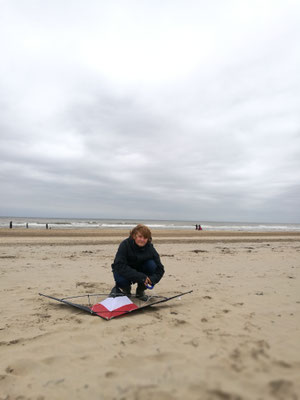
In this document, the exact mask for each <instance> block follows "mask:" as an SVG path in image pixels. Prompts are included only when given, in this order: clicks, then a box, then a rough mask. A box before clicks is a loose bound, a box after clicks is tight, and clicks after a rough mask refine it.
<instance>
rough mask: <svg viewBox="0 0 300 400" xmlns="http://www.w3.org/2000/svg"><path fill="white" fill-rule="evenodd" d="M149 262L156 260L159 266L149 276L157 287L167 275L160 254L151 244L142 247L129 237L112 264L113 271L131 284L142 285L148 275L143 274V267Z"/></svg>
mask: <svg viewBox="0 0 300 400" xmlns="http://www.w3.org/2000/svg"><path fill="white" fill-rule="evenodd" d="M148 260H154V261H155V263H156V265H157V268H156V271H155V273H154V274H153V275H151V276H149V278H150V280H151V282H152V283H153V284H154V285H155V284H156V283H157V282H159V281H160V280H161V278H162V276H163V274H164V273H165V270H164V266H163V265H162V263H161V262H160V258H159V254H158V253H157V251H156V250H155V248H154V246H153V244H152V243H151V242H147V243H146V245H145V246H143V247H140V246H138V245H137V244H136V243H135V241H134V240H133V239H132V238H131V237H129V238H127V239H125V240H123V242H122V243H121V244H120V246H119V249H118V251H117V254H116V257H115V260H114V263H113V264H112V270H113V272H118V273H119V274H120V275H122V276H123V277H124V278H125V279H128V280H129V281H131V282H138V283H142V282H144V281H145V279H146V278H147V275H146V274H144V272H141V267H142V265H143V264H144V262H145V261H148Z"/></svg>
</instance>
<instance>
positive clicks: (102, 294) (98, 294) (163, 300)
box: [39, 290, 193, 321]
mask: <svg viewBox="0 0 300 400" xmlns="http://www.w3.org/2000/svg"><path fill="white" fill-rule="evenodd" d="M192 292H193V291H192V290H190V291H188V292H183V293H179V294H176V295H174V296H171V297H163V298H162V296H150V297H151V298H155V297H156V298H160V299H161V300H158V301H155V302H154V303H149V304H145V305H143V306H141V307H138V308H135V309H133V310H128V311H126V312H125V313H124V315H125V314H129V313H132V312H133V311H138V310H144V309H145V308H148V307H152V306H154V305H156V304H161V303H165V302H167V301H169V300H173V299H176V298H178V297H181V296H184V295H186V294H189V293H192ZM39 295H40V296H43V297H47V298H48V299H51V300H55V301H59V302H60V303H64V304H66V305H68V306H71V307H75V308H79V309H80V310H82V311H85V312H88V313H89V314H92V315H96V316H97V317H100V318H103V319H105V320H106V321H107V320H110V319H113V318H116V317H117V316H118V315H116V316H113V317H110V318H106V317H103V316H101V315H98V314H97V313H96V312H95V311H93V310H92V309H91V308H90V307H88V306H84V305H82V304H77V303H73V302H71V301H68V300H66V299H74V298H79V297H88V299H89V302H90V296H107V293H97V294H86V295H82V296H73V297H63V298H62V299H59V298H57V297H54V296H49V295H47V294H43V293H39ZM121 296H123V294H122V295H121ZM111 312H113V311H111ZM116 312H117V311H116Z"/></svg>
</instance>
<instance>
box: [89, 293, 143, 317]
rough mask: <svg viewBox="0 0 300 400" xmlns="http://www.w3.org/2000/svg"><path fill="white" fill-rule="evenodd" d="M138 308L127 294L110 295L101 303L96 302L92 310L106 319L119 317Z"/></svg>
mask: <svg viewBox="0 0 300 400" xmlns="http://www.w3.org/2000/svg"><path fill="white" fill-rule="evenodd" d="M137 308H138V306H137V305H135V304H134V303H133V302H132V301H131V300H130V299H129V298H128V297H127V296H118V297H108V298H107V299H105V300H103V301H101V303H97V304H94V305H93V307H92V308H91V310H92V311H93V312H94V313H96V314H97V315H99V317H102V318H105V319H111V318H114V317H118V316H119V315H122V314H126V313H128V312H130V311H133V310H136V309H137Z"/></svg>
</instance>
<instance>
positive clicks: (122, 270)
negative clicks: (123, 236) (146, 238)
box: [112, 241, 147, 283]
mask: <svg viewBox="0 0 300 400" xmlns="http://www.w3.org/2000/svg"><path fill="white" fill-rule="evenodd" d="M112 269H113V271H114V272H117V273H118V274H120V275H122V276H123V277H124V278H125V279H127V280H128V281H130V282H138V283H142V282H144V281H145V279H146V278H147V275H146V274H144V273H143V272H139V271H137V270H135V269H134V268H131V267H130V266H129V265H128V257H127V245H126V242H125V241H123V242H122V243H121V244H120V246H119V248H118V251H117V254H116V257H115V260H114V263H113V264H112Z"/></svg>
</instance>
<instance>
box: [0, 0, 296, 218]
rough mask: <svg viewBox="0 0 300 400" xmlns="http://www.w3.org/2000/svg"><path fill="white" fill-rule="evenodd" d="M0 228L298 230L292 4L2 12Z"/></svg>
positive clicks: (116, 0) (71, 4)
mask: <svg viewBox="0 0 300 400" xmlns="http://www.w3.org/2000/svg"><path fill="white" fill-rule="evenodd" d="M0 57H1V59H0V110H1V113H0V162H1V166H0V184H1V196H0V215H2V216H46V217H89V218H96V217H98V218H105V217H106V218H141V219H145V218H152V219H183V220H186V219H188V220H195V222H201V221H208V220H214V221H228V220H229V221H249V222H256V221H257V222H298V223H300V72H299V71H300V2H299V1H298V0H295V1H290V0H282V1H276V0H270V1H267V0H257V1H256V0H244V1H243V0H237V1H231V0H229V1H228V0H227V1H223V0H215V1H214V0H213V1H204V0H195V1H192V0H147V1H146V0H110V1H104V0H89V1H84V0H81V1H80V0H48V1H46V0H35V1H34V0H19V1H18V0H0Z"/></svg>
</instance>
